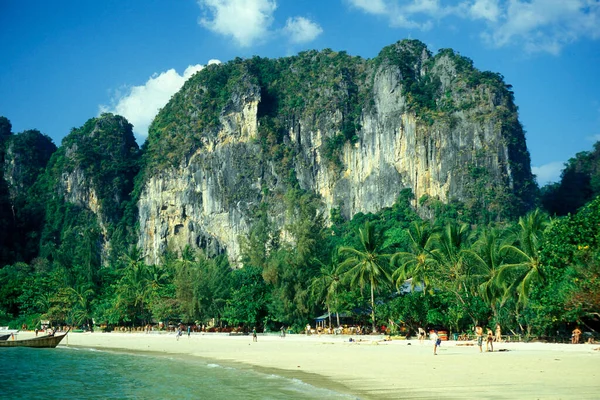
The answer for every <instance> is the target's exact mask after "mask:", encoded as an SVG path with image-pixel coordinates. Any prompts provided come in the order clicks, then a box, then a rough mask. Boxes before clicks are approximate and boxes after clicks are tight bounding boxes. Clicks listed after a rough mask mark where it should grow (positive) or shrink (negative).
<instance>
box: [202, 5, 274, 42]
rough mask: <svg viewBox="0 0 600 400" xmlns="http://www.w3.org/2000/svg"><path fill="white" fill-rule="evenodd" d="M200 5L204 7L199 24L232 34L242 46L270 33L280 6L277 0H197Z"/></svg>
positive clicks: (214, 30) (221, 32) (262, 38)
mask: <svg viewBox="0 0 600 400" xmlns="http://www.w3.org/2000/svg"><path fill="white" fill-rule="evenodd" d="M198 4H199V5H200V7H201V8H202V9H203V10H205V15H204V16H203V17H201V18H200V19H199V20H198V22H199V24H200V25H202V26H204V27H205V28H207V29H209V30H211V31H213V32H215V33H218V34H220V35H224V36H230V37H232V38H233V39H234V40H235V41H236V42H237V44H238V45H239V46H241V47H249V46H251V45H252V44H254V43H255V42H257V41H261V40H264V39H265V38H266V37H267V36H268V34H269V27H270V26H271V24H272V23H273V12H274V11H275V9H276V8H277V3H276V2H275V1H274V0H198Z"/></svg>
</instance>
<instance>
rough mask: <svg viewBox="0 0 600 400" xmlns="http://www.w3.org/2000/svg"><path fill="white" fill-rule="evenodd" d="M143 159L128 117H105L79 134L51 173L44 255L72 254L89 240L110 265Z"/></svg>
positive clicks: (69, 138)
mask: <svg viewBox="0 0 600 400" xmlns="http://www.w3.org/2000/svg"><path fill="white" fill-rule="evenodd" d="M138 159H139V148H138V145H137V143H136V142H135V138H134V136H133V131H132V126H131V124H130V123H129V122H127V120H126V119H125V118H123V117H120V116H115V115H112V114H103V115H102V116H101V117H99V118H91V119H90V120H88V121H87V122H86V123H85V124H84V125H83V126H82V127H80V128H77V129H75V128H74V129H73V130H72V131H71V133H70V134H69V135H67V136H66V137H65V138H64V139H63V142H62V146H61V147H60V148H59V149H58V150H57V152H56V153H55V155H54V156H53V157H52V159H51V160H50V163H49V165H48V168H47V169H46V179H45V180H46V182H48V185H49V190H50V193H48V198H47V199H46V202H47V204H46V217H47V219H48V221H50V224H47V225H46V226H45V231H44V232H43V233H42V240H41V242H42V254H43V255H44V252H50V251H54V250H53V249H55V248H56V249H63V251H65V250H64V249H65V248H68V249H71V250H73V249H76V248H79V247H80V246H84V244H83V243H82V241H85V240H88V241H89V242H90V243H92V244H91V245H89V247H94V248H96V249H97V250H98V253H99V254H101V258H102V260H101V261H100V262H105V261H106V257H107V256H108V255H109V253H110V248H111V236H112V235H113V234H115V232H118V231H119V229H118V225H119V222H121V220H122V218H123V214H124V210H125V205H126V202H127V201H128V200H130V196H131V193H132V191H133V181H134V177H135V176H136V174H137V173H138V171H139V168H138ZM54 224H58V225H56V226H53V225H54ZM121 225H122V224H121ZM119 235H122V232H119ZM82 238H83V239H82Z"/></svg>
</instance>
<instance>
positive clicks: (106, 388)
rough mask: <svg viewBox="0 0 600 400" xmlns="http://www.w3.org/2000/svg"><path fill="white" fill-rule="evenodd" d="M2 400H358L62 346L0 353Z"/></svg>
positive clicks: (176, 361)
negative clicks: (43, 399) (320, 399)
mask: <svg viewBox="0 0 600 400" xmlns="http://www.w3.org/2000/svg"><path fill="white" fill-rule="evenodd" d="M0 398H1V399H11V400H12V399H33V398H48V399H228V400H230V399H303V400H306V399H314V398H323V399H325V398H326V399H352V398H356V397H353V396H348V395H344V394H341V393H337V392H334V391H331V390H328V389H322V388H317V387H314V386H311V385H309V384H306V383H303V382H302V381H300V380H297V379H289V378H284V377H281V376H278V375H273V374H263V373H259V372H256V371H253V370H251V369H245V368H234V367H228V366H222V365H220V364H218V363H213V362H210V361H207V360H203V359H200V358H193V357H188V358H175V357H167V356H160V355H152V354H144V353H135V354H129V353H119V352H112V351H104V350H102V351H100V350H93V349H82V348H72V347H64V346H59V347H57V348H56V349H30V348H4V349H0Z"/></svg>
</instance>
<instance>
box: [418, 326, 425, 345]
mask: <svg viewBox="0 0 600 400" xmlns="http://www.w3.org/2000/svg"><path fill="white" fill-rule="evenodd" d="M424 340H425V329H423V328H421V327H419V343H421V344H423V341H424Z"/></svg>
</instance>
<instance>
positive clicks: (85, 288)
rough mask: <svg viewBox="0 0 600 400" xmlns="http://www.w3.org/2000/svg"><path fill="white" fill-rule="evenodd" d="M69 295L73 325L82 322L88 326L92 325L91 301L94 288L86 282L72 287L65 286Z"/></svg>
mask: <svg viewBox="0 0 600 400" xmlns="http://www.w3.org/2000/svg"><path fill="white" fill-rule="evenodd" d="M67 290H68V292H69V293H70V295H71V299H72V301H73V305H72V308H71V316H72V319H73V323H74V324H75V325H80V324H82V323H83V322H85V323H87V324H88V326H90V327H91V326H92V324H91V322H92V321H91V319H92V308H91V305H92V302H91V299H92V297H93V296H94V290H93V289H92V288H91V287H90V286H89V285H88V284H81V285H77V286H75V287H74V288H67Z"/></svg>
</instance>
